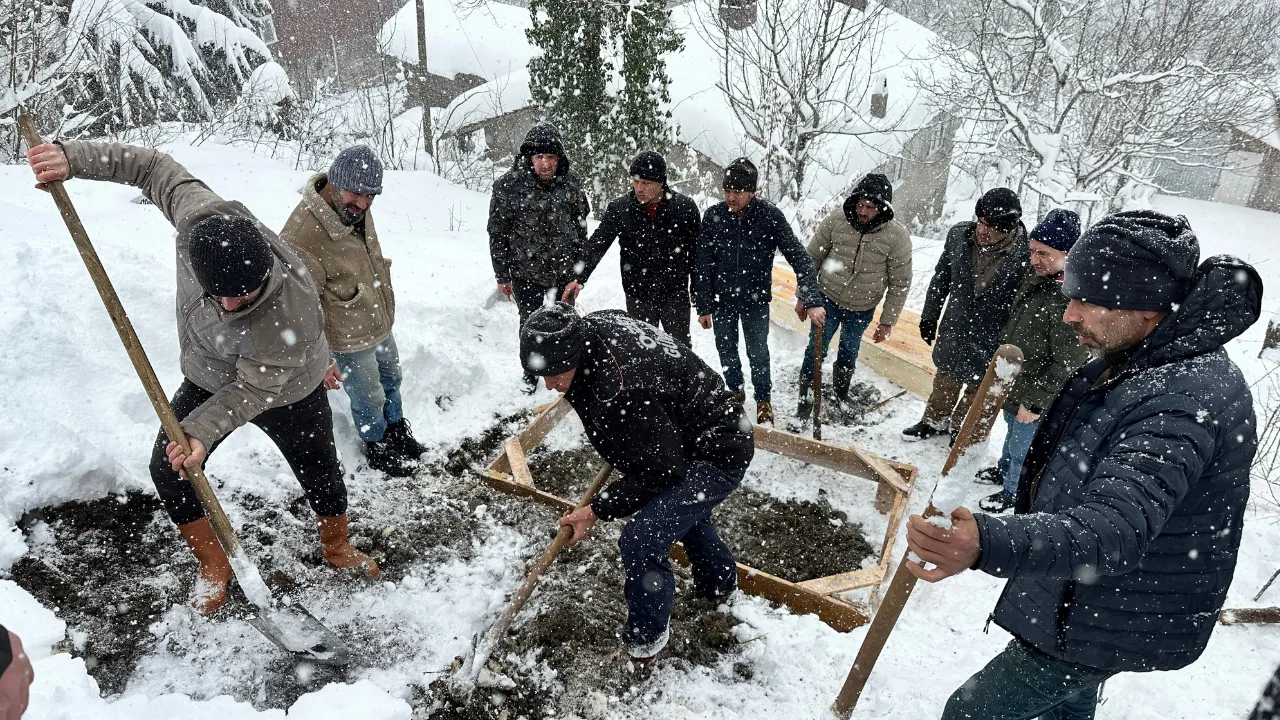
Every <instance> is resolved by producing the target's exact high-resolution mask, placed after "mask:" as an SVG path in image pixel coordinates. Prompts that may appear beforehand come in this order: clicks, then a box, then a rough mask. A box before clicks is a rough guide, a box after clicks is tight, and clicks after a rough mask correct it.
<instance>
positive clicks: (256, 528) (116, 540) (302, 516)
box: [11, 416, 871, 720]
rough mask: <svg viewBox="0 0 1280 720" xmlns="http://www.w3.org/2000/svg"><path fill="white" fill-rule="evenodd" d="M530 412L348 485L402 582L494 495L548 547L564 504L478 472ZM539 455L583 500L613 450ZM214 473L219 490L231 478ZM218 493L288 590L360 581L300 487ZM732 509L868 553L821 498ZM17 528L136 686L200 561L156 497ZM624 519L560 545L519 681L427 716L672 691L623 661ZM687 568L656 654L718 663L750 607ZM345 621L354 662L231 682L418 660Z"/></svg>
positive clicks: (465, 530)
mask: <svg viewBox="0 0 1280 720" xmlns="http://www.w3.org/2000/svg"><path fill="white" fill-rule="evenodd" d="M526 420H527V416H511V417H497V418H495V420H494V422H493V424H492V426H491V427H490V428H488V429H487V430H486V431H485V432H484V433H482V434H480V435H479V436H477V437H476V438H473V439H472V440H469V441H467V442H466V443H463V444H462V445H461V446H460V447H457V448H452V449H450V450H448V451H447V452H441V453H439V456H440V457H441V458H442V460H440V461H437V462H435V463H432V464H431V465H430V466H428V467H427V468H425V469H424V471H423V472H421V473H419V475H418V476H417V477H414V478H402V479H394V478H386V479H385V480H380V481H379V482H377V483H369V482H362V483H349V488H350V491H351V521H352V543H353V544H355V545H356V546H357V547H359V548H361V549H362V550H365V551H366V552H369V553H370V554H372V555H373V556H374V558H375V559H377V560H378V562H379V563H380V564H381V566H382V568H383V573H384V577H385V578H386V579H388V580H392V581H396V580H399V579H401V578H403V577H404V576H405V575H407V574H408V573H409V571H410V570H412V569H414V568H423V567H426V568H430V567H432V566H435V565H438V564H440V563H443V562H446V561H448V560H452V559H461V560H463V561H466V560H468V559H469V558H470V557H471V556H472V555H473V553H474V549H473V548H474V547H475V543H476V542H480V543H483V541H484V539H485V538H484V534H485V533H486V532H488V531H487V530H485V528H484V527H483V526H481V525H479V524H478V523H476V522H474V509H475V508H476V507H477V506H478V505H480V504H485V505H487V506H488V508H489V513H490V515H491V516H492V517H493V518H494V519H496V520H497V521H498V522H499V523H501V524H503V525H506V526H509V527H512V528H515V529H516V530H518V531H519V532H521V533H523V534H526V535H527V536H529V537H533V538H537V539H536V540H535V541H534V542H533V543H531V552H532V553H533V555H534V556H535V557H536V554H538V553H540V552H541V549H542V548H543V547H545V546H546V545H548V544H550V541H551V536H552V530H553V523H554V520H555V517H556V516H557V514H558V513H557V512H556V511H555V510H553V509H551V508H547V507H543V506H538V505H535V504H533V503H532V502H531V501H529V500H526V499H522V498H517V497H513V496H510V495H507V494H505V493H501V492H497V491H495V490H492V489H490V488H488V487H487V486H484V485H483V484H481V483H478V482H477V481H476V480H475V478H474V477H473V476H471V474H470V473H469V472H468V470H469V469H470V468H472V467H475V466H478V465H481V464H483V463H485V462H487V461H488V460H489V459H491V458H492V457H493V456H494V455H496V454H497V452H498V448H499V447H500V445H501V443H502V441H503V440H504V439H505V438H506V437H508V436H509V435H510V434H511V433H512V432H513V431H514V430H516V429H518V428H519V427H520V426H521V425H522V424H523V423H524V422H525V421H526ZM530 465H531V469H532V472H533V476H534V479H535V482H536V483H537V484H538V485H539V487H542V488H543V489H544V490H547V491H548V492H552V493H555V494H557V495H560V496H562V497H567V498H572V499H576V498H577V496H578V495H579V494H581V493H582V492H584V491H585V489H586V485H587V484H588V482H589V480H590V478H591V477H592V476H593V474H594V472H595V471H596V469H597V468H598V467H599V465H600V460H599V458H598V457H596V455H595V453H594V451H592V450H590V449H589V448H585V449H581V450H574V451H538V452H534V453H533V454H531V456H530ZM211 480H212V481H213V482H214V484H215V489H217V488H218V483H217V478H216V477H213V478H211ZM220 494H221V495H223V500H224V502H225V503H226V504H227V505H229V506H234V507H236V508H237V510H238V513H237V515H238V520H239V525H240V533H239V534H240V539H241V542H242V543H243V545H244V547H245V550H246V552H247V553H248V555H249V556H250V557H251V558H253V559H254V560H255V562H257V564H258V566H259V568H260V569H261V570H262V572H263V576H264V578H265V579H266V580H267V583H268V584H269V585H270V586H272V588H273V589H274V590H275V591H276V592H277V593H287V592H290V591H292V590H294V589H298V590H299V591H301V590H303V589H305V590H306V591H308V592H315V591H322V592H325V591H329V592H343V591H344V588H346V587H347V586H348V585H349V583H350V579H349V578H343V577H340V576H339V575H338V574H336V573H334V572H332V571H331V569H330V568H328V567H327V565H325V564H324V561H323V559H322V558H321V556H320V553H319V548H318V543H317V541H316V538H315V535H314V533H315V531H314V520H313V515H312V513H311V511H310V509H309V508H308V507H307V505H306V503H305V502H304V501H303V499H302V497H301V495H300V493H299V495H298V497H296V498H295V499H294V501H293V502H292V503H290V504H289V505H288V506H287V507H281V506H279V505H277V504H268V503H266V502H265V501H264V500H262V499H261V498H259V497H257V496H254V495H248V494H241V493H233V492H228V491H227V490H226V489H225V488H222V489H221V492H220ZM375 510H376V512H375ZM362 513H368V516H365V515H363V514H362ZM375 516H376V517H375ZM717 522H718V523H720V525H721V527H722V529H723V532H722V535H723V536H724V538H725V540H726V542H727V543H728V544H729V545H730V546H731V547H732V548H733V549H734V552H735V553H737V554H738V556H739V558H740V559H741V561H742V562H744V563H747V564H750V565H753V566H755V567H758V568H759V569H761V570H764V571H766V572H769V573H773V574H777V575H779V576H781V577H784V578H786V579H789V580H793V581H800V580H805V579H809V578H811V577H819V576H822V575H827V574H832V573H833V572H843V571H846V570H849V569H851V568H857V567H860V564H861V561H862V559H863V557H865V556H866V555H867V554H869V553H870V552H871V548H870V547H869V546H868V545H867V543H866V541H865V540H863V539H862V536H861V532H860V530H861V529H860V528H859V527H858V526H857V525H853V524H850V523H848V522H846V521H845V518H844V517H843V515H842V514H841V513H839V512H838V511H834V510H832V509H831V508H829V507H827V506H825V505H823V504H815V503H808V502H795V501H782V500H779V499H776V498H772V497H770V496H766V495H763V494H760V493H756V492H752V491H749V490H745V489H740V490H739V491H738V492H736V493H735V494H734V495H733V496H731V498H730V500H729V501H727V502H726V503H725V504H724V505H723V506H722V508H721V509H720V510H718V511H717ZM19 527H20V528H21V529H22V531H23V532H24V534H25V535H26V537H27V541H28V543H29V545H31V547H32V552H30V553H29V554H27V555H26V556H24V557H23V558H21V559H20V560H19V561H18V562H17V563H15V564H14V566H13V567H12V569H11V577H12V579H13V580H14V581H15V582H17V583H18V584H19V585H21V586H22V587H24V588H25V589H27V590H28V591H29V592H31V593H32V594H33V595H34V596H35V597H36V598H37V599H38V600H40V602H41V603H42V604H44V605H45V606H47V607H49V608H51V609H53V610H54V612H55V613H57V615H58V617H59V618H61V619H63V620H64V621H65V622H66V623H67V625H68V636H69V637H71V638H74V640H69V641H66V642H65V643H64V645H65V646H64V647H63V648H61V649H63V650H66V651H68V652H71V653H73V654H75V655H77V656H80V657H83V658H85V663H86V667H87V668H88V669H89V672H90V673H91V674H92V675H93V676H94V677H95V679H96V680H97V681H98V683H99V686H100V688H101V689H102V691H103V693H104V694H105V695H114V694H118V693H121V692H122V691H124V690H125V689H126V687H127V685H128V682H129V680H130V677H131V676H132V675H133V673H134V671H135V668H136V667H137V664H138V662H139V660H140V659H141V658H142V657H144V656H145V655H147V654H148V653H150V652H152V651H154V650H156V648H157V644H158V643H160V642H163V641H162V640H160V639H157V638H156V637H155V636H154V635H153V634H152V633H151V632H150V631H149V626H151V624H152V623H154V622H155V621H157V620H158V619H160V618H161V616H163V615H164V614H165V613H166V612H167V611H168V610H169V609H170V608H171V607H173V606H174V605H178V604H183V603H186V602H187V601H188V599H189V597H190V592H191V583H192V581H193V580H194V576H195V569H196V563H195V560H194V559H193V558H192V557H191V555H190V553H189V552H188V551H187V549H186V547H185V544H184V543H183V542H182V540H181V538H180V537H179V535H178V533H177V532H176V531H175V530H174V528H173V526H172V524H171V523H170V522H169V520H168V517H167V516H166V515H165V513H164V511H163V508H162V507H161V506H160V504H159V501H158V500H156V499H155V497H154V496H152V495H149V494H142V493H129V494H127V495H120V496H115V497H108V498H104V499H100V500H95V501H91V502H70V503H65V504H62V505H59V506H55V507H49V508H43V509H40V510H36V511H32V512H30V513H28V514H27V515H26V516H24V517H23V518H22V519H21V521H20V522H19ZM620 528H621V523H612V524H608V525H605V524H602V525H600V526H598V529H597V531H596V533H595V534H594V536H593V537H592V538H591V539H590V540H588V541H587V542H584V543H581V544H579V545H577V546H575V547H573V548H570V549H569V550H567V551H565V552H564V553H562V554H561V556H560V558H559V559H558V561H557V562H556V563H555V564H554V565H553V566H552V568H551V570H550V571H549V572H548V573H547V575H546V577H545V578H544V579H543V581H542V583H541V585H540V586H539V590H538V592H536V593H535V595H534V598H533V599H532V600H531V601H530V603H529V605H527V606H526V608H525V610H524V612H522V613H521V615H520V616H519V617H518V618H517V620H516V623H515V627H514V628H513V630H512V632H511V633H509V634H508V636H507V637H506V638H505V640H504V642H503V644H502V645H501V646H500V647H499V648H498V650H497V651H496V652H495V653H494V655H493V658H494V659H493V661H491V662H492V664H491V669H493V670H495V671H496V672H497V673H499V674H501V675H505V676H506V677H508V678H510V679H511V680H513V681H514V683H515V686H514V687H513V688H509V689H496V690H495V689H493V688H477V689H476V691H475V692H474V693H473V695H472V696H471V697H470V698H467V699H465V701H463V702H459V701H458V700H455V699H453V698H452V697H451V696H450V695H449V693H447V692H446V691H445V690H444V684H443V680H437V681H436V682H435V683H432V684H431V685H430V686H426V687H414V688H411V690H412V695H413V696H412V698H411V699H410V704H411V705H413V706H414V717H415V718H427V717H430V718H439V719H442V720H446V719H448V718H495V719H502V720H518V719H519V718H521V717H525V718H529V719H530V720H533V719H535V718H544V717H549V716H563V715H564V714H565V713H573V714H577V715H580V716H582V717H588V718H589V717H598V716H601V715H602V714H603V713H604V712H606V708H608V707H610V706H611V705H612V704H614V703H626V702H627V701H628V700H630V699H633V698H634V697H637V696H639V695H641V694H644V695H646V696H648V695H652V694H653V693H661V692H663V689H662V688H661V687H657V686H655V683H650V682H648V675H649V673H650V672H652V668H639V667H635V666H631V665H630V664H629V663H628V662H626V659H625V658H624V656H623V652H622V649H621V644H620V642H619V638H618V634H619V632H620V630H621V628H622V625H623V622H624V620H625V617H626V603H625V601H624V599H623V597H622V583H623V574H622V569H621V564H620V562H619V558H618V546H617V538H618V532H619V530H620ZM542 538H545V542H543V541H541V540H540V539H542ZM533 559H534V557H530V558H527V560H528V561H529V562H532V560H533ZM103 568H110V572H104V571H103ZM677 578H678V583H679V588H678V590H677V602H676V608H675V614H674V616H673V618H672V628H671V631H672V641H671V644H670V645H669V647H668V649H667V651H666V654H665V658H666V659H665V660H663V661H661V662H660V663H659V664H658V667H659V668H664V667H671V666H676V667H688V666H692V665H704V666H710V665H716V664H718V663H719V662H720V661H721V658H722V656H723V655H724V654H725V653H731V652H733V651H734V648H735V646H736V645H737V644H738V642H739V638H738V637H737V635H736V634H735V632H734V630H733V628H734V625H736V624H737V622H738V621H737V620H736V619H734V618H733V617H732V616H731V615H729V614H727V613H726V612H723V611H722V610H721V609H720V608H718V607H715V606H712V605H709V604H705V603H696V602H693V601H691V599H690V594H689V590H690V587H689V582H690V581H689V576H688V573H687V572H686V571H685V570H683V569H680V568H678V569H677ZM251 612H252V607H251V606H250V605H249V604H248V603H247V601H246V600H245V598H244V596H243V594H242V593H240V591H239V588H238V587H236V586H235V584H234V583H233V585H232V592H231V600H230V602H229V603H228V605H227V607H226V608H225V609H224V610H222V611H221V613H222V614H223V616H224V617H231V616H238V617H246V616H248V615H249V614H250V613H251ZM333 629H334V630H335V631H337V632H339V633H340V634H343V633H345V634H346V635H347V637H348V639H349V642H350V643H351V645H352V647H353V648H354V649H356V658H355V661H354V662H353V664H352V666H351V667H350V668H347V669H339V668H328V667H323V666H321V667H316V668H314V669H312V671H311V672H306V673H302V672H298V669H297V666H296V663H294V662H293V661H292V660H291V659H289V658H287V657H284V656H283V655H282V656H281V657H280V659H279V660H278V661H273V662H272V663H271V664H270V666H269V667H268V668H266V672H265V675H266V677H265V681H264V679H263V677H262V675H257V676H255V678H254V679H253V682H252V683H249V682H248V681H246V685H245V687H231V688H227V687H223V688H222V689H221V690H220V692H225V693H228V694H231V695H232V696H234V697H238V698H241V699H244V700H246V701H249V702H251V703H253V705H254V706H255V707H258V708H260V709H265V708H287V707H288V706H290V705H291V704H292V703H293V702H294V701H295V700H296V699H297V698H298V697H300V696H301V695H303V694H305V693H308V692H312V691H314V690H317V689H319V688H320V687H322V686H324V685H325V684H327V683H329V682H341V681H344V680H347V679H348V676H349V675H350V676H351V677H350V679H352V680H353V679H355V677H357V676H358V675H357V674H353V673H358V671H359V670H360V669H362V668H374V667H379V666H388V665H390V664H392V663H394V662H396V661H398V660H401V659H403V658H406V657H411V653H412V647H410V646H408V643H407V642H402V641H401V640H400V639H398V638H396V637H395V633H382V634H376V633H372V632H357V631H355V630H354V629H352V628H347V627H334V628H333ZM748 639H750V638H748ZM733 667H734V671H735V673H734V674H735V676H736V677H738V678H739V679H740V680H741V681H747V680H749V679H750V678H751V675H752V671H751V667H750V665H749V664H748V663H746V662H741V661H740V662H737V663H735V664H734V666H733ZM436 677H440V678H443V677H444V675H437V676H436Z"/></svg>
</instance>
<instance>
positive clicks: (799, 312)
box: [796, 298, 809, 322]
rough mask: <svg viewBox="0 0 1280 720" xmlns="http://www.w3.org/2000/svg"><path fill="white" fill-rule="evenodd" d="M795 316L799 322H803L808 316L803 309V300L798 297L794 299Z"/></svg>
mask: <svg viewBox="0 0 1280 720" xmlns="http://www.w3.org/2000/svg"><path fill="white" fill-rule="evenodd" d="M796 318H797V319H799V320H800V322H804V321H805V320H808V319H809V316H808V315H807V314H806V313H805V311H804V301H803V300H800V299H799V298H797V299H796Z"/></svg>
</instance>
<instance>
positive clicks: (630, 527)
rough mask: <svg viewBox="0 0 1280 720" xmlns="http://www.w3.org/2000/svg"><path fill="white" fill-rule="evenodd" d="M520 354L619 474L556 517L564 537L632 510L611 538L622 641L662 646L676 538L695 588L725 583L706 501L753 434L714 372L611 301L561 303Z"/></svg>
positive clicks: (723, 489)
mask: <svg viewBox="0 0 1280 720" xmlns="http://www.w3.org/2000/svg"><path fill="white" fill-rule="evenodd" d="M520 360H521V362H523V363H524V365H525V367H526V368H527V369H528V370H529V371H530V372H534V373H537V374H539V375H542V376H544V377H545V378H546V383H547V387H548V388H550V389H552V390H560V391H562V392H564V394H565V399H566V400H568V401H569V404H570V405H572V406H573V409H574V410H576V411H577V413H578V417H580V418H582V425H583V427H584V428H585V429H586V431H587V439H588V440H590V441H591V444H592V446H594V447H595V449H596V452H598V453H600V457H602V458H604V459H605V460H606V461H608V462H609V463H610V464H612V465H613V466H614V468H615V469H617V470H618V471H619V472H620V473H621V474H622V477H621V479H619V480H616V481H615V482H613V483H611V484H610V485H609V486H608V487H605V488H604V489H603V490H601V491H600V493H599V494H597V495H596V496H595V498H594V499H592V501H591V504H589V505H587V506H586V507H584V508H582V509H580V510H575V511H573V512H572V513H570V514H568V515H566V516H565V517H563V518H561V519H560V524H561V525H571V526H572V527H573V530H574V534H573V542H578V541H580V540H582V539H583V538H585V537H586V535H587V533H588V532H590V530H591V527H592V526H593V525H594V524H595V522H596V520H597V519H601V520H605V521H609V520H614V519H617V518H622V517H626V516H628V515H635V517H634V518H633V519H632V520H631V522H629V523H627V526H626V527H625V528H624V529H623V531H622V537H621V538H620V539H619V541H618V543H619V546H620V547H621V549H622V563H623V565H624V566H625V569H626V575H627V579H626V586H625V588H624V593H625V595H626V598H627V607H628V614H627V626H626V630H625V631H624V633H623V636H622V637H623V642H624V643H625V644H626V646H627V650H628V653H629V654H630V655H631V657H632V658H634V659H636V660H648V659H651V658H653V656H654V655H656V654H657V653H658V652H659V651H660V650H662V648H663V647H664V646H665V645H666V644H667V639H668V629H667V628H668V621H669V620H670V618H671V606H672V603H673V601H674V598H675V578H674V577H673V576H672V574H671V565H670V561H669V558H668V553H669V551H670V550H671V546H672V545H674V544H676V543H677V542H683V543H684V549H685V553H686V554H687V555H688V557H689V562H690V564H691V569H692V572H693V592H694V595H695V596H696V597H705V598H720V597H724V596H726V595H728V594H729V593H731V592H733V589H734V587H735V585H736V579H737V571H736V566H735V564H734V561H733V554H732V553H731V552H730V551H729V548H728V547H726V546H725V544H724V542H723V541H721V540H720V538H719V536H718V535H717V534H716V528H715V525H714V524H712V522H711V511H712V510H713V509H715V507H716V506H717V505H719V504H720V503H721V501H723V500H724V499H725V498H726V497H728V496H729V494H730V493H731V492H733V490H734V489H735V488H737V487H738V484H739V483H741V482H742V476H743V474H744V473H745V472H746V469H747V466H748V465H749V464H750V463H751V457H752V455H753V454H754V453H755V443H754V437H753V434H752V427H751V423H750V422H749V421H748V420H747V418H746V417H744V416H743V412H742V406H741V405H740V404H738V403H737V402H736V401H735V400H734V398H733V396H732V395H730V394H729V392H728V390H726V389H725V386H724V383H723V382H721V380H720V376H719V375H717V374H716V373H715V372H714V371H713V370H712V369H711V368H710V367H708V366H707V364H706V363H705V362H703V361H702V359H701V358H699V357H698V356H697V355H695V354H694V353H693V352H692V351H690V350H689V348H688V347H686V346H685V345H682V344H680V343H679V342H676V340H675V339H673V338H672V337H671V336H670V335H667V334H666V333H663V332H660V331H659V330H658V329H657V328H655V327H653V326H652V325H649V324H648V323H644V322H641V321H639V320H636V319H635V318H632V317H630V316H629V315H627V314H625V313H623V312H620V311H617V310H605V311H602V312H595V313H591V314H590V315H587V316H586V317H578V315H577V313H576V312H575V311H574V309H573V308H572V307H570V306H568V305H566V304H564V303H559V304H557V305H555V306H552V307H547V308H543V309H541V310H539V311H538V312H536V313H534V314H533V315H532V316H531V317H530V318H529V321H528V322H527V323H525V325H524V328H523V329H522V330H521V331H520Z"/></svg>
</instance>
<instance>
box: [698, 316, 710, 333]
mask: <svg viewBox="0 0 1280 720" xmlns="http://www.w3.org/2000/svg"><path fill="white" fill-rule="evenodd" d="M698 324H699V325H701V326H702V329H703V330H710V329H711V316H710V315H699V316H698Z"/></svg>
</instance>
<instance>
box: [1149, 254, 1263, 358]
mask: <svg viewBox="0 0 1280 720" xmlns="http://www.w3.org/2000/svg"><path fill="white" fill-rule="evenodd" d="M1261 316H1262V278H1261V277H1259V276H1258V271H1257V270H1255V269H1253V266H1252V265H1250V264H1249V263H1246V262H1245V261H1243V260H1241V259H1239V258H1236V257H1232V256H1230V255H1215V256H1213V257H1211V258H1209V259H1208V260H1205V261H1204V262H1203V263H1201V264H1200V267H1199V268H1197V269H1196V272H1195V275H1194V276H1193V277H1192V280H1191V292H1189V293H1188V294H1187V296H1186V298H1184V299H1183V301H1182V303H1181V304H1179V305H1177V306H1175V307H1174V310H1173V311H1172V312H1170V313H1169V315H1168V316H1167V317H1166V318H1165V319H1164V320H1162V321H1161V322H1160V324H1159V325H1157V326H1156V329H1155V330H1153V331H1152V332H1151V334H1150V335H1148V336H1147V338H1146V339H1145V340H1144V341H1143V342H1142V344H1141V345H1139V346H1138V348H1137V350H1136V351H1134V354H1133V357H1132V358H1131V359H1130V361H1129V363H1128V366H1127V370H1134V371H1136V370H1142V369H1145V368H1149V367H1156V366H1158V365H1165V364H1167V363H1171V362H1176V361H1178V360H1185V359H1187V358H1191V357H1194V356H1196V355H1200V354H1203V353H1207V352H1212V351H1214V350H1217V349H1218V348H1220V347H1222V346H1223V345H1225V344H1226V343H1227V342H1229V341H1230V340H1232V339H1234V338H1236V337H1238V336H1239V335H1240V334H1241V333H1243V332H1244V331H1245V330H1248V329H1249V327H1251V326H1252V325H1253V324H1254V323H1255V322H1257V321H1258V318H1259V317H1261Z"/></svg>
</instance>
